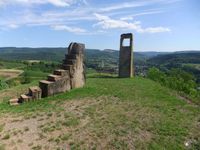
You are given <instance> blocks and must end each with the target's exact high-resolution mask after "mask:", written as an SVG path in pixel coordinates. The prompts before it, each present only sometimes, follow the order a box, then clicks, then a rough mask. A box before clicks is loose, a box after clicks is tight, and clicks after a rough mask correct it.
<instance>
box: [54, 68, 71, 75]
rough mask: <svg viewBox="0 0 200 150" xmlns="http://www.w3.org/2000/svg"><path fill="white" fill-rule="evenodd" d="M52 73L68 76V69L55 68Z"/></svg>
mask: <svg viewBox="0 0 200 150" xmlns="http://www.w3.org/2000/svg"><path fill="white" fill-rule="evenodd" d="M53 74H54V75H59V76H62V77H64V76H69V71H68V70H64V69H57V70H55V71H54V73H53Z"/></svg>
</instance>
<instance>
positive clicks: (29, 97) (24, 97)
mask: <svg viewBox="0 0 200 150" xmlns="http://www.w3.org/2000/svg"><path fill="white" fill-rule="evenodd" d="M31 99H32V97H31V96H29V95H25V94H22V95H21V96H20V98H19V101H20V102H28V101H30V100H31Z"/></svg>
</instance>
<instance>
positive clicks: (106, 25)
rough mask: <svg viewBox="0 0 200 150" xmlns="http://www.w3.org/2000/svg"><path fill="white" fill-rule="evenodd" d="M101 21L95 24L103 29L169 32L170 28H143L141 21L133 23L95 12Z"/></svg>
mask: <svg viewBox="0 0 200 150" xmlns="http://www.w3.org/2000/svg"><path fill="white" fill-rule="evenodd" d="M94 15H95V16H96V18H97V20H98V21H99V22H98V23H96V24H94V27H95V26H100V27H101V28H102V29H124V30H135V31H136V32H139V33H158V32H169V31H170V29H169V28H165V27H148V28H142V26H141V22H139V21H136V22H133V23H130V22H126V21H124V20H115V19H111V18H110V17H108V16H104V15H100V14H97V13H95V14H94Z"/></svg>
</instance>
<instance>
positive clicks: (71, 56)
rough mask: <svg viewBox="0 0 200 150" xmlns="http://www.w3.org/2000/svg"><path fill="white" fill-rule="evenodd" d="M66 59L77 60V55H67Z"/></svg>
mask: <svg viewBox="0 0 200 150" xmlns="http://www.w3.org/2000/svg"><path fill="white" fill-rule="evenodd" d="M65 59H66V60H67V59H77V56H76V55H75V54H66V55H65Z"/></svg>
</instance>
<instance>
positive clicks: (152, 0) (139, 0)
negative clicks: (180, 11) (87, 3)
mask: <svg viewBox="0 0 200 150" xmlns="http://www.w3.org/2000/svg"><path fill="white" fill-rule="evenodd" d="M177 1H180V0H168V1H166V0H135V1H132V2H130V1H127V2H122V3H119V4H113V5H110V6H107V7H104V8H102V9H100V10H101V11H102V12H109V11H115V10H119V9H128V8H135V7H142V6H147V5H152V4H169V3H174V2H177Z"/></svg>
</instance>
